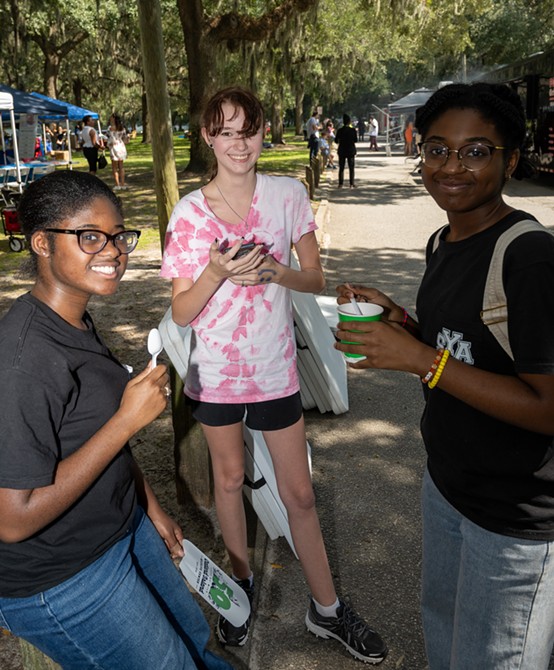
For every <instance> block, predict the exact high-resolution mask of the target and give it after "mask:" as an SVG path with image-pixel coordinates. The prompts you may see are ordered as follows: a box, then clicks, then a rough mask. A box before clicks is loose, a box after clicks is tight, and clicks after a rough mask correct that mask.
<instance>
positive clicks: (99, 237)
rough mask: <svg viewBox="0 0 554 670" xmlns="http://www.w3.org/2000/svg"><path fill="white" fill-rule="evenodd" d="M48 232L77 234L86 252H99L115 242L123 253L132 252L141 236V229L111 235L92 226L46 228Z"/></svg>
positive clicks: (80, 244) (81, 246) (82, 249)
mask: <svg viewBox="0 0 554 670" xmlns="http://www.w3.org/2000/svg"><path fill="white" fill-rule="evenodd" d="M44 230H45V231H46V232H48V233H63V234H64V235H77V242H78V243H79V248H80V249H81V251H84V252H85V254H98V253H100V252H101V251H102V249H103V248H104V247H105V246H106V244H108V242H113V244H114V246H115V248H116V249H117V250H118V251H120V252H121V253H122V254H130V253H131V251H134V250H135V248H136V246H137V244H138V241H139V237H140V230H122V231H121V232H120V233H115V234H114V235H110V234H109V233H104V232H103V231H101V230H94V229H92V228H81V229H78V230H75V229H71V228H45V229H44Z"/></svg>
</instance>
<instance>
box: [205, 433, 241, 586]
mask: <svg viewBox="0 0 554 670" xmlns="http://www.w3.org/2000/svg"><path fill="white" fill-rule="evenodd" d="M202 430H203V431H204V435H205V436H206V440H207V442H208V448H209V450H210V455H211V457H212V469H213V473H214V489H215V491H214V492H215V508H216V511H217V518H218V519H219V525H220V527H221V533H222V535H223V541H224V542H225V547H226V549H227V552H228V554H229V559H230V561H231V566H232V568H233V574H234V576H235V577H237V578H238V579H247V578H248V577H250V575H251V574H252V571H251V570H250V564H249V562H248V545H247V539H246V515H245V513H244V503H243V500H242V486H243V482H244V441H243V438H242V422H241V423H235V424H233V425H230V426H206V425H204V424H202Z"/></svg>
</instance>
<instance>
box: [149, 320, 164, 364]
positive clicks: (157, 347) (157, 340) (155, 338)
mask: <svg viewBox="0 0 554 670" xmlns="http://www.w3.org/2000/svg"><path fill="white" fill-rule="evenodd" d="M147 346H148V353H149V354H150V355H151V356H152V366H151V367H152V368H155V367H156V363H157V360H158V355H159V354H161V352H162V350H163V348H164V345H163V343H162V336H161V335H160V331H159V330H158V329H157V328H152V330H151V331H150V332H149V333H148V345H147Z"/></svg>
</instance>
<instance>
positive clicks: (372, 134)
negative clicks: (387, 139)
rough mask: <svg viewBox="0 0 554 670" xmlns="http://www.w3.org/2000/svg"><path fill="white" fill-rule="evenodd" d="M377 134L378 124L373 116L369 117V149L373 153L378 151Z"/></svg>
mask: <svg viewBox="0 0 554 670" xmlns="http://www.w3.org/2000/svg"><path fill="white" fill-rule="evenodd" d="M378 134H379V123H378V122H377V119H376V118H375V117H374V116H370V117H369V149H370V151H371V149H373V151H378V150H379V149H378V147H377V135H378Z"/></svg>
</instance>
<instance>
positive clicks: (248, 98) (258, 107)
mask: <svg viewBox="0 0 554 670" xmlns="http://www.w3.org/2000/svg"><path fill="white" fill-rule="evenodd" d="M225 102H228V103H230V104H231V105H233V107H234V108H235V115H234V116H233V117H232V118H235V116H236V115H237V114H238V112H239V110H240V109H242V110H243V112H244V126H243V128H242V131H243V132H244V134H245V136H246V137H252V136H253V135H255V134H256V133H257V132H259V130H260V128H263V123H264V108H263V106H262V103H261V102H260V101H259V100H258V98H257V97H256V96H255V95H254V93H252V91H249V90H248V89H246V88H242V87H241V86H229V87H228V88H224V89H222V90H221V91H218V92H217V93H215V94H214V95H212V97H211V98H210V99H209V100H208V102H207V104H206V107H205V108H204V112H203V114H202V119H201V123H202V127H203V128H205V129H206V132H207V134H208V135H209V136H210V137H216V136H217V135H219V134H220V133H221V131H222V129H223V127H224V125H225V118H224V115H223V111H222V106H223V104H224V103H225Z"/></svg>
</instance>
